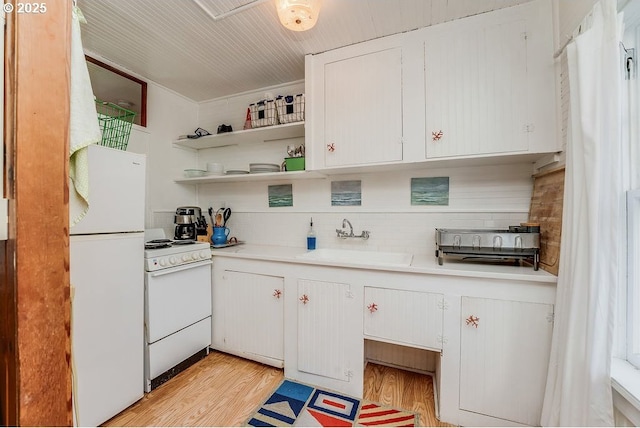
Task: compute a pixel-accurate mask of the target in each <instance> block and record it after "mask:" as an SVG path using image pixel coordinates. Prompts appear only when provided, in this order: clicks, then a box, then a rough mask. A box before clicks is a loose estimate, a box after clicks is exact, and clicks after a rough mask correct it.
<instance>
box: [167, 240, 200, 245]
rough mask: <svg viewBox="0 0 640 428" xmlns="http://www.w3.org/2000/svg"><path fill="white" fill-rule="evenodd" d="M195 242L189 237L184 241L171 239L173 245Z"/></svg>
mask: <svg viewBox="0 0 640 428" xmlns="http://www.w3.org/2000/svg"><path fill="white" fill-rule="evenodd" d="M195 243H196V241H193V240H191V239H186V240H184V241H173V245H190V244H195Z"/></svg>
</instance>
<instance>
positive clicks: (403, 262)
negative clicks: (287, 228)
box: [296, 248, 413, 266]
mask: <svg viewBox="0 0 640 428" xmlns="http://www.w3.org/2000/svg"><path fill="white" fill-rule="evenodd" d="M296 258H298V259H304V260H316V261H325V262H340V263H354V264H360V265H373V266H410V265H411V261H412V260H413V254H408V253H391V252H385V251H362V250H343V249H339V248H320V249H317V250H313V251H309V252H306V253H304V254H300V255H298V256H296Z"/></svg>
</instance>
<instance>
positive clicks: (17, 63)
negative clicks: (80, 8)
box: [0, 0, 73, 426]
mask: <svg viewBox="0 0 640 428" xmlns="http://www.w3.org/2000/svg"><path fill="white" fill-rule="evenodd" d="M5 3H7V4H12V5H14V8H15V6H16V2H14V1H7V2H5ZM71 3H72V2H71V0H61V1H55V2H47V3H46V6H47V11H46V13H41V14H18V13H16V12H15V11H14V12H13V13H7V14H6V21H7V24H6V28H5V31H4V35H5V37H6V40H5V43H4V46H5V48H6V52H5V56H4V66H5V73H4V78H5V81H4V94H5V103H4V106H5V109H4V124H5V130H4V151H3V153H4V168H3V172H4V176H3V185H4V197H5V198H7V199H8V219H9V230H8V240H6V241H1V242H0V266H1V270H2V279H1V280H0V360H1V361H2V362H1V365H2V367H1V368H0V383H1V385H0V388H1V389H2V391H3V392H2V394H0V397H1V398H0V424H3V425H9V426H16V425H19V426H41V425H47V426H55V425H63V426H70V425H72V423H73V419H72V411H71V343H70V313H71V309H70V308H71V304H70V286H69V235H68V233H69V205H68V200H69V198H68V176H69V163H68V153H69V141H68V138H69V88H70V83H69V68H70V46H71V41H70V32H71ZM5 10H6V9H5ZM43 248H46V251H43Z"/></svg>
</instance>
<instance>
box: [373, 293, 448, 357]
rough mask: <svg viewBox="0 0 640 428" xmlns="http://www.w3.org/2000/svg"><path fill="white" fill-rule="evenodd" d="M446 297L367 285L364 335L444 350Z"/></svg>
mask: <svg viewBox="0 0 640 428" xmlns="http://www.w3.org/2000/svg"><path fill="white" fill-rule="evenodd" d="M442 300H443V297H442V295H441V294H435V293H419V292H415V291H402V290H390V289H386V288H377V287H365V289H364V302H365V308H364V334H365V336H368V337H367V338H380V339H384V340H387V341H391V342H398V343H403V344H407V345H409V346H418V347H421V348H429V349H437V350H442V340H441V339H442V315H443V305H442Z"/></svg>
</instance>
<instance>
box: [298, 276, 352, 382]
mask: <svg viewBox="0 0 640 428" xmlns="http://www.w3.org/2000/svg"><path fill="white" fill-rule="evenodd" d="M355 306H356V304H355V300H354V295H353V293H352V291H351V286H350V285H349V284H343V283H339V282H327V281H315V280H308V279H299V280H298V311H297V312H298V370H300V371H302V372H307V373H311V374H315V375H319V376H323V377H328V378H332V379H336V380H341V381H344V382H349V381H350V380H351V378H352V377H353V376H354V369H355V368H357V367H360V366H361V365H362V363H361V362H356V361H353V357H354V353H353V352H351V350H352V349H353V348H354V347H356V346H358V344H361V343H362V337H361V335H360V334H359V331H354V330H353V329H352V328H350V327H351V325H352V319H353V318H354V315H355V314H356V313H357V312H356V311H357V309H356V307H355ZM354 333H355V334H354ZM356 355H357V354H356Z"/></svg>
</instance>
